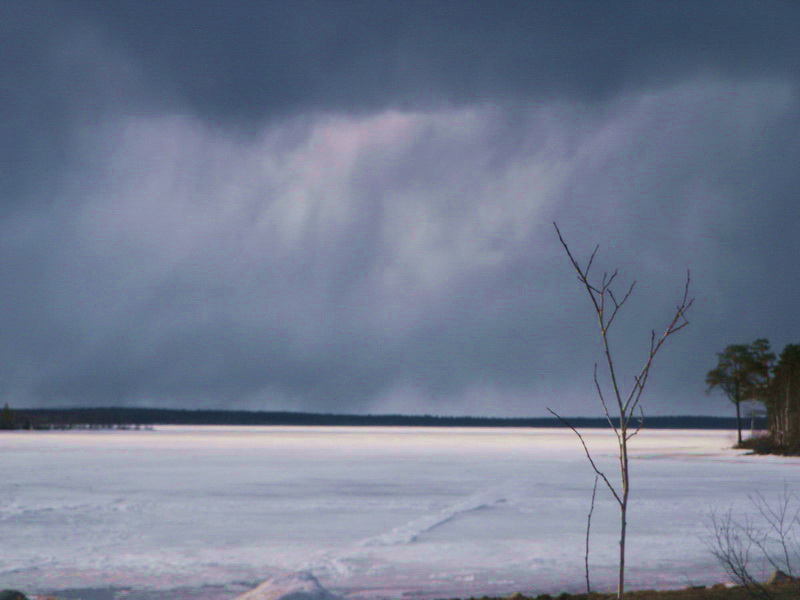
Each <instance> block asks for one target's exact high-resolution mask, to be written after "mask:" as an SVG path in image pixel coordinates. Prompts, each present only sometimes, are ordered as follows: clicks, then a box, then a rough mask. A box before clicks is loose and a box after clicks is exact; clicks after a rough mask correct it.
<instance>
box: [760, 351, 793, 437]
mask: <svg viewBox="0 0 800 600" xmlns="http://www.w3.org/2000/svg"><path fill="white" fill-rule="evenodd" d="M766 404H767V410H768V412H769V432H770V437H771V438H772V441H773V443H775V444H776V445H777V446H780V447H783V448H793V447H797V446H800V344H787V345H786V347H785V348H784V349H783V352H781V355H780V357H779V358H778V364H777V365H776V366H775V369H774V372H773V375H772V380H771V382H770V386H769V393H768V395H767V402H766Z"/></svg>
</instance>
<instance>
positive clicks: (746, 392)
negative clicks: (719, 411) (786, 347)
mask: <svg viewBox="0 0 800 600" xmlns="http://www.w3.org/2000/svg"><path fill="white" fill-rule="evenodd" d="M717 358H718V361H717V366H716V367H714V368H713V369H711V370H710V371H709V372H708V373H707V374H706V385H707V386H708V389H707V390H706V391H707V392H709V393H710V392H711V391H712V390H713V389H714V388H719V389H721V390H722V391H723V392H724V393H725V395H726V396H727V397H728V400H730V401H731V402H733V404H734V405H735V406H736V429H737V440H738V443H739V444H741V443H742V416H741V403H742V402H744V401H747V400H758V401H762V402H763V401H765V399H766V398H767V395H768V389H769V387H768V386H769V381H770V366H771V365H772V363H773V361H774V360H775V355H774V354H773V353H772V352H770V347H769V341H767V340H766V339H763V338H762V339H758V340H756V341H754V342H753V343H752V344H731V345H730V346H728V347H727V348H725V350H723V351H722V352H720V353H718V354H717Z"/></svg>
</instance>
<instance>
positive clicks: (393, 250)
mask: <svg viewBox="0 0 800 600" xmlns="http://www.w3.org/2000/svg"><path fill="white" fill-rule="evenodd" d="M0 13H2V14H0V38H1V39H2V40H3V43H4V47H5V49H4V51H3V52H2V53H0V81H2V84H1V85H2V94H0V127H2V131H3V136H2V141H0V207H1V210H2V221H0V227H1V228H2V236H1V237H0V249H1V250H2V254H1V256H2V262H0V281H2V284H3V290H4V292H5V293H4V294H3V295H2V297H0V302H2V303H3V311H2V315H1V316H0V326H2V330H3V332H4V334H3V336H2V339H0V352H1V353H2V358H3V360H2V364H0V374H2V377H0V387H2V390H3V392H4V395H5V397H7V398H8V399H9V400H10V401H12V402H14V403H17V404H19V405H55V404H70V405H76V404H93V405H122V404H126V405H129V404H139V405H168V406H190V407H191V406H197V407H201V406H202V407H212V406H213V407H237V408H263V409H269V408H292V409H301V410H305V409H308V410H330V411H337V412H344V411H370V410H372V411H399V412H434V413H478V414H501V415H502V414H508V415H525V414H530V415H540V414H543V413H544V407H545V406H546V405H550V406H559V407H561V408H562V410H564V411H565V412H567V413H571V414H576V413H583V414H590V413H596V412H597V410H596V407H594V405H593V403H592V400H590V401H589V403H586V398H587V397H590V396H591V392H592V388H591V365H592V363H593V361H594V360H596V359H597V358H598V355H597V341H596V339H595V338H596V332H595V331H594V323H593V321H592V318H591V314H590V312H589V305H588V300H587V299H586V298H584V297H583V296H582V295H581V294H582V292H581V290H580V288H579V287H578V285H577V283H576V282H575V281H574V278H573V276H572V274H571V273H570V271H569V266H568V264H567V262H566V258H565V257H564V256H563V253H562V252H561V249H560V248H559V246H558V244H557V240H556V238H555V235H554V233H553V231H552V226H551V222H552V221H553V220H557V221H558V222H559V223H560V225H561V227H562V229H563V231H564V233H565V234H566V235H567V237H568V239H570V240H571V241H572V243H573V244H574V247H575V250H576V251H577V252H578V253H579V254H581V255H583V256H587V255H588V253H589V252H590V251H591V248H592V247H593V246H594V244H595V243H598V242H599V243H600V244H601V246H602V248H601V259H602V261H603V263H604V265H605V266H607V267H609V268H614V267H616V266H618V267H620V268H621V270H622V271H623V275H625V276H628V277H635V278H636V279H638V290H637V293H636V295H635V296H634V299H633V301H632V304H631V305H630V309H629V313H628V314H627V315H626V316H627V319H626V320H625V321H624V322H621V324H620V330H619V332H618V336H619V337H618V342H617V343H618V346H617V347H618V348H619V352H620V359H621V360H622V361H623V362H624V363H625V364H626V366H632V365H636V364H637V361H638V360H640V358H641V353H642V350H643V348H644V347H645V346H644V344H645V343H646V341H647V336H648V333H649V329H650V328H651V327H660V326H662V325H663V324H664V323H663V322H664V320H665V319H666V318H667V316H668V314H669V312H670V310H671V309H672V308H673V307H674V303H675V302H676V301H677V300H678V297H679V295H680V291H681V287H682V284H683V278H684V277H685V272H686V269H687V268H691V269H692V273H693V283H694V291H695V294H696V296H697V304H696V307H695V309H694V310H693V313H694V314H693V315H692V319H691V320H692V325H691V327H690V328H689V329H687V330H686V331H685V332H683V333H682V334H681V336H680V338H676V339H675V340H674V344H672V345H671V347H668V348H667V349H666V351H665V355H664V357H663V360H662V362H661V363H660V364H659V365H658V367H657V370H656V373H655V376H654V379H653V381H652V385H653V387H652V390H651V400H650V411H651V412H652V413H656V414H657V413H709V412H711V413H713V412H721V411H725V410H726V407H725V405H724V403H723V401H722V400H713V399H706V398H705V397H704V394H703V383H702V379H703V374H704V372H705V371H706V370H707V369H708V368H710V367H711V366H713V362H714V353H715V352H716V351H718V350H720V349H721V348H722V347H723V346H725V345H726V344H728V343H732V342H738V341H750V340H752V339H754V338H756V337H761V336H767V337H769V338H770V339H772V340H773V343H774V344H775V345H776V346H780V345H782V344H784V343H788V342H796V341H797V339H796V337H795V333H794V332H796V331H797V330H798V328H797V326H798V318H797V317H796V316H795V314H794V313H795V311H794V310H793V309H794V307H795V306H796V305H797V301H798V297H797V296H798V292H797V286H796V285H795V281H794V280H795V274H794V268H793V265H794V263H795V262H796V257H797V256H798V250H800V248H799V247H798V246H799V244H798V241H797V240H798V229H799V228H800V227H799V226H798V223H800V208H798V202H797V191H798V189H800V175H798V171H800V170H798V169H797V165H798V164H800V161H799V160H798V159H800V141H798V140H800V136H798V135H797V133H798V125H800V118H799V117H800V103H799V101H798V91H799V90H798V79H799V78H798V73H800V58H799V57H800V35H798V34H797V32H798V31H800V9H798V7H797V6H796V5H795V4H792V3H781V2H774V3H749V2H731V3H728V4H711V3H694V2H692V3H686V4H680V3H661V2H654V3H642V2H636V3H630V4H629V3H614V4H613V5H610V6H609V5H603V4H597V3H590V2H587V3H555V2H554V3H504V4H503V3H501V4H497V3H491V4H487V3H474V4H473V3H463V2H458V3H450V2H430V3H429V2H408V3H330V2H321V3H316V2H314V3H304V2H275V3H240V4H237V3H234V4H233V5H231V4H230V3H222V2H196V3H192V4H191V5H187V4H185V3H180V2H176V3H170V2H115V3H107V2H73V3H52V4H51V3H45V2H33V3H31V2H19V3H15V2H6V3H3V4H2V7H1V8H0Z"/></svg>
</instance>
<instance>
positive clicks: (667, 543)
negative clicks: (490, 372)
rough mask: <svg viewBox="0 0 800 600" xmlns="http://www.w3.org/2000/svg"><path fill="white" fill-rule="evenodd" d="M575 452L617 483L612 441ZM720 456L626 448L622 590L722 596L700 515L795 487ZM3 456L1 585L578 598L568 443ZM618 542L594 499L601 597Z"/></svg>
mask: <svg viewBox="0 0 800 600" xmlns="http://www.w3.org/2000/svg"><path fill="white" fill-rule="evenodd" d="M586 439H587V442H588V443H589V445H590V447H592V448H593V449H594V451H595V453H596V456H597V457H598V458H599V461H598V462H599V463H600V464H601V465H602V466H603V467H605V468H606V469H607V470H608V472H609V474H612V473H614V454H613V453H614V449H613V444H612V439H611V437H610V435H609V433H608V432H606V431H599V430H586ZM733 439H734V436H733V433H732V432H728V431H722V432H720V431H664V430H662V431H658V430H650V431H647V430H645V431H643V432H642V433H641V434H640V435H639V436H638V437H636V438H634V440H633V449H634V451H633V456H634V459H633V462H632V469H633V474H632V482H633V483H632V485H633V492H632V499H631V508H630V519H629V523H630V525H629V542H628V543H629V546H628V547H629V554H628V581H629V583H630V585H631V587H664V586H675V585H678V586H683V585H689V584H694V585H697V584H706V583H713V582H716V581H723V580H725V576H724V574H723V573H722V571H721V569H720V568H719V566H718V565H717V564H716V562H715V561H714V559H713V558H712V556H711V554H710V552H709V551H708V549H707V548H706V546H705V545H704V543H703V542H702V541H701V539H700V538H701V536H702V534H703V533H704V531H705V527H704V523H705V522H706V521H707V519H708V515H709V512H710V511H711V510H712V509H718V510H727V509H728V508H729V507H730V506H732V505H733V506H734V507H736V509H737V510H741V511H747V510H749V509H750V506H749V503H748V501H747V495H748V494H749V493H752V492H754V491H756V490H760V491H761V492H762V493H764V494H765V496H767V497H770V496H776V495H777V494H778V493H779V492H780V491H782V489H783V486H784V482H787V483H788V484H789V485H790V486H791V485H792V484H794V483H796V482H797V481H798V467H800V460H799V459H794V458H776V457H752V456H742V455H741V453H739V452H737V451H732V450H727V449H726V448H728V447H730V446H731V444H732V443H733ZM0 451H1V452H2V456H3V469H2V473H3V477H2V481H3V484H2V486H0V536H1V537H2V540H3V543H2V544H0V588H1V587H17V588H22V589H26V590H28V591H30V592H44V591H52V590H62V591H63V590H68V589H69V588H90V587H91V588H98V590H97V591H96V592H95V593H94V594H86V593H84V596H83V597H84V598H86V599H88V598H90V597H93V598H97V599H98V600H104V599H106V598H107V599H109V600H112V599H113V598H120V599H122V598H126V599H131V600H137V599H139V598H141V599H145V598H147V599H165V600H166V599H167V598H169V599H172V600H175V599H178V598H184V599H198V600H199V599H201V598H202V599H209V600H210V599H212V598H213V599H218V600H226V599H229V598H233V597H235V596H236V595H237V594H239V593H241V592H243V591H244V590H246V589H248V588H249V587H251V586H253V585H255V584H256V583H257V582H259V581H261V580H263V579H265V578H267V577H269V576H271V575H275V574H282V573H286V572H288V571H296V570H310V571H312V572H313V573H314V574H315V575H316V576H317V577H318V578H319V579H320V581H321V582H322V583H323V585H325V586H326V587H328V588H330V589H332V590H334V591H338V592H340V593H343V594H347V595H350V596H351V597H359V598H379V597H392V598H397V597H400V596H402V595H404V594H405V595H408V596H414V597H420V598H432V597H451V596H469V595H482V594H484V593H497V594H507V593H510V592H513V591H517V590H521V591H526V590H527V591H536V592H559V591H563V590H567V591H579V590H580V589H582V588H583V585H584V584H583V552H584V548H583V544H584V535H585V525H586V513H587V510H588V508H589V501H590V497H591V489H592V484H593V481H594V477H593V474H592V471H591V468H590V466H589V465H588V463H587V461H586V458H585V456H584V455H583V452H582V449H581V447H580V445H579V442H578V440H577V439H576V438H575V436H574V434H572V433H571V432H569V431H568V430H553V429H421V428H420V429H406V428H299V427H237V428H233V427H202V428H201V427H159V428H157V429H156V430H154V431H114V432H96V431H95V432H89V431H84V432H8V433H3V434H2V435H0ZM616 535H617V514H616V512H615V505H614V504H613V499H611V497H610V496H609V495H608V493H607V492H604V491H603V490H601V489H599V490H598V501H597V508H596V510H595V515H594V518H593V525H592V555H591V561H592V579H593V584H594V586H595V587H596V588H598V589H603V588H609V589H610V588H612V587H613V585H614V571H615V568H616V567H615V560H616V548H617V537H616ZM99 588H103V589H104V590H105V591H103V590H101V589H99ZM126 588H130V589H126ZM114 589H116V591H115V592H114V591H112V590H114ZM76 597H77V596H76Z"/></svg>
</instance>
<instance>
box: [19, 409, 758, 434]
mask: <svg viewBox="0 0 800 600" xmlns="http://www.w3.org/2000/svg"><path fill="white" fill-rule="evenodd" d="M13 422H14V425H15V428H20V429H21V428H28V429H41V428H73V427H89V428H96V427H103V428H127V427H137V426H138V427H142V426H151V425H306V426H308V425H325V426H373V427H374V426H384V427H564V424H563V423H561V422H560V421H559V420H558V419H555V418H548V417H533V418H530V417H529V418H499V417H439V416H433V415H341V414H324V413H306V412H276V411H241V410H237V411H233V410H175V409H161V408H64V409H53V408H29V409H19V410H15V411H14V412H13ZM569 422H570V423H571V424H573V425H574V426H575V427H587V428H592V427H595V428H596V427H608V422H607V421H606V419H605V418H602V417H599V418H594V417H575V418H571V419H569ZM645 426H646V427H647V428H650V429H735V428H736V419H735V418H733V417H730V418H729V417H703V416H676V417H647V418H646V419H645ZM754 426H755V428H756V429H764V428H766V427H767V422H766V419H764V418H760V419H759V418H757V419H756V420H755V423H754Z"/></svg>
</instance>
